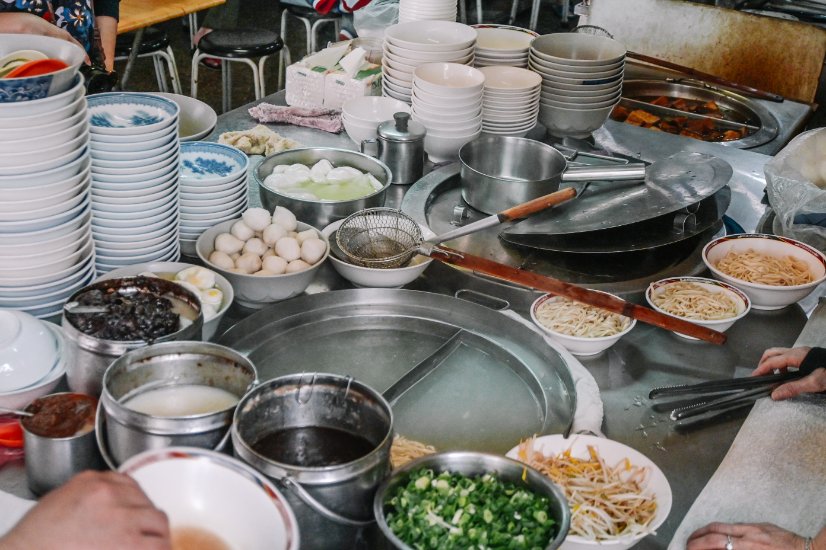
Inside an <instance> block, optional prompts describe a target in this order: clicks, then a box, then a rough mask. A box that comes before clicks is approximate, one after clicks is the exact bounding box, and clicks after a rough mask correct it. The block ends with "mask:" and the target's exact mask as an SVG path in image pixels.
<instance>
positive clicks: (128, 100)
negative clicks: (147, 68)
mask: <svg viewBox="0 0 826 550" xmlns="http://www.w3.org/2000/svg"><path fill="white" fill-rule="evenodd" d="M87 101H88V102H89V120H90V122H91V124H92V132H93V133H98V134H111V135H126V134H145V133H149V132H154V131H156V130H160V129H162V128H167V127H169V126H171V125H172V124H177V122H178V115H179V112H180V108H179V107H178V104H177V103H175V102H174V101H170V100H168V99H166V98H163V97H158V96H154V95H150V94H139V93H134V92H110V93H105V94H95V95H90V96H89V97H88V98H87ZM176 132H177V129H176Z"/></svg>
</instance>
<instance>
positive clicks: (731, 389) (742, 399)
mask: <svg viewBox="0 0 826 550" xmlns="http://www.w3.org/2000/svg"><path fill="white" fill-rule="evenodd" d="M815 368H816V366H815V365H803V367H802V368H800V369H797V370H787V371H785V372H777V373H775V374H766V375H763V376H749V377H745V378H733V379H729V380H710V381H708V382H700V383H699V384H682V385H677V386H663V387H660V388H654V389H652V390H651V391H650V392H649V394H648V399H650V400H652V401H656V400H659V399H669V398H673V397H678V398H683V399H685V400H687V401H680V402H679V404H680V405H681V406H680V407H678V408H675V409H673V410H672V411H671V415H670V416H671V420H674V421H676V425H677V427H687V426H689V425H692V424H695V423H698V422H701V421H705V420H710V419H712V418H716V417H717V416H720V415H722V414H725V413H727V412H730V411H734V410H737V409H740V408H743V407H748V406H751V405H753V404H754V402H755V401H757V400H758V399H760V398H761V397H766V396H768V395H771V392H772V391H774V389H775V388H776V387H778V386H779V385H780V384H782V383H783V382H788V381H790V380H796V379H798V378H803V377H804V376H806V375H808V374H811V372H812V371H813V370H814V369H815Z"/></svg>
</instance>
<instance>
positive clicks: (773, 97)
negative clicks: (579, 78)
mask: <svg viewBox="0 0 826 550" xmlns="http://www.w3.org/2000/svg"><path fill="white" fill-rule="evenodd" d="M625 55H626V57H630V58H631V59H636V60H638V61H643V62H645V63H650V64H651V65H657V66H660V67H665V68H666V69H673V70H675V71H679V72H681V73H684V74H687V75H689V76H695V77H697V78H700V79H702V80H706V81H708V82H713V83H715V84H719V85H721V86H725V87H726V88H732V89H734V90H739V91H741V92H743V93H746V94H749V95H750V96H753V97H756V98H758V99H766V100H768V101H776V102H778V103H780V102H782V101H783V96H782V95H778V94H773V93H771V92H766V91H764V90H758V89H757V88H752V87H751V86H746V85H745V84H740V83H738V82H734V81H732V80H728V79H725V78H723V77H720V76H715V75H713V74H709V73H704V72H702V71H698V70H697V69H692V68H691V67H686V66H684V65H678V64H677V63H672V62H671V61H666V60H665V59H658V58H656V57H651V56H648V55H644V54H641V53H635V52H627V53H626V54H625Z"/></svg>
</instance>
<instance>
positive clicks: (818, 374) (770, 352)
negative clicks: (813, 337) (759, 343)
mask: <svg viewBox="0 0 826 550" xmlns="http://www.w3.org/2000/svg"><path fill="white" fill-rule="evenodd" d="M789 367H794V368H812V369H814V370H813V371H812V373H811V374H809V375H808V376H804V377H803V378H800V379H798V380H793V381H791V382H787V383H785V384H781V385H780V386H778V387H777V388H776V389H775V390H774V391H773V392H772V395H771V397H772V399H774V400H780V399H789V398H790V397H795V396H797V395H800V394H802V393H819V392H823V391H826V348H808V347H803V346H801V347H798V348H769V349H767V350H766V351H765V352H764V353H763V357H761V358H760V362H759V363H758V365H757V368H756V369H754V372H753V373H752V375H753V376H760V375H763V374H771V373H772V372H773V371H775V370H785V369H787V368H789Z"/></svg>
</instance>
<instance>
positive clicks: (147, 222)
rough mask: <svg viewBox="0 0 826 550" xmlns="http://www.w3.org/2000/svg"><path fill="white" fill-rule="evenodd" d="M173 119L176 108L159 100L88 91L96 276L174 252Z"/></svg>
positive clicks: (166, 257) (175, 147) (173, 256)
mask: <svg viewBox="0 0 826 550" xmlns="http://www.w3.org/2000/svg"><path fill="white" fill-rule="evenodd" d="M178 119H179V108H178V105H177V104H176V103H175V102H174V101H170V100H168V99H166V98H163V97H158V96H155V95H150V94H139V93H131V92H113V93H106V94H96V95H92V96H89V120H90V121H91V123H92V127H91V131H92V141H91V149H92V235H93V236H94V239H95V250H96V259H95V266H96V267H97V271H98V274H103V273H106V272H108V271H111V270H113V269H117V268H119V267H123V266H125V265H130V264H136V263H145V262H154V261H160V262H163V261H175V260H177V259H178V258H179V257H180V249H179V246H178V162H179V143H178Z"/></svg>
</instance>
